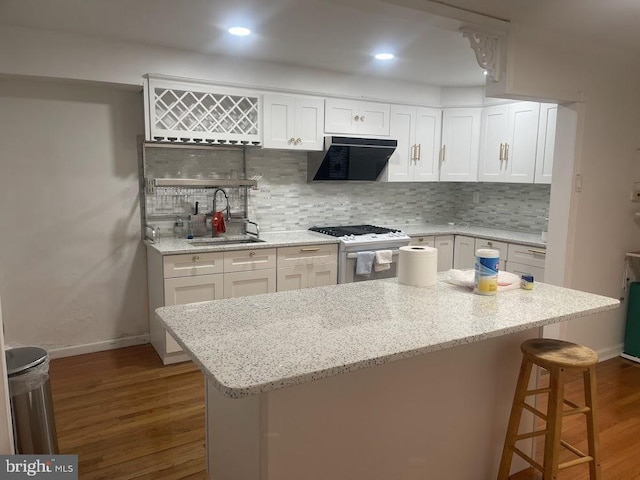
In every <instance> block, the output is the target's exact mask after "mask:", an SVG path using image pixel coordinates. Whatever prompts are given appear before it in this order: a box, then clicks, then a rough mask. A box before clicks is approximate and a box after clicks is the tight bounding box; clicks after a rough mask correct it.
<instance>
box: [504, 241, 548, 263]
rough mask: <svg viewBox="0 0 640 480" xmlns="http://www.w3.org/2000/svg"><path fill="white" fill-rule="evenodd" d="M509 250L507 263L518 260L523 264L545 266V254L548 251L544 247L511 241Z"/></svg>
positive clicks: (517, 261)
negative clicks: (516, 243)
mask: <svg viewBox="0 0 640 480" xmlns="http://www.w3.org/2000/svg"><path fill="white" fill-rule="evenodd" d="M508 250H509V253H508V256H507V263H510V262H516V263H521V264H523V265H531V266H532V267H540V268H544V261H545V258H546V257H545V255H546V253H547V252H546V250H545V249H544V248H538V247H528V246H526V245H514V244H511V243H510V244H509V249H508ZM507 267H508V265H507Z"/></svg>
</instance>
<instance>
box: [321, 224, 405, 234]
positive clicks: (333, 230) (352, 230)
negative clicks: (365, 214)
mask: <svg viewBox="0 0 640 480" xmlns="http://www.w3.org/2000/svg"><path fill="white" fill-rule="evenodd" d="M309 230H311V231H312V232H318V233H324V234H325V235H331V236H332V237H344V236H345V235H367V234H372V233H375V234H382V233H393V232H399V231H400V230H396V229H393V228H385V227H376V226H374V225H346V226H337V227H311V228H310V229H309Z"/></svg>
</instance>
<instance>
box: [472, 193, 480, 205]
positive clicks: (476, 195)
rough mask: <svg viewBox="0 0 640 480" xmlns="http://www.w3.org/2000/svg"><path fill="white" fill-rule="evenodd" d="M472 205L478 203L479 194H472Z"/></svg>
mask: <svg viewBox="0 0 640 480" xmlns="http://www.w3.org/2000/svg"><path fill="white" fill-rule="evenodd" d="M473 203H480V192H473Z"/></svg>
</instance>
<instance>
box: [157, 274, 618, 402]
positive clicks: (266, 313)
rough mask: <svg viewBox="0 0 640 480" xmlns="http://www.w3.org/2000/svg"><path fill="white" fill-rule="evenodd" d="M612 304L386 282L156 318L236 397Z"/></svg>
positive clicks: (552, 289) (569, 295)
mask: <svg viewBox="0 0 640 480" xmlns="http://www.w3.org/2000/svg"><path fill="white" fill-rule="evenodd" d="M618 306H619V301H618V300H615V299H612V298H607V297H602V296H599V295H593V294H589V293H584V292H579V291H576V290H569V289H566V288H562V287H556V286H552V285H547V284H543V283H536V285H535V288H534V289H533V290H531V291H527V290H520V289H517V290H510V291H504V292H500V293H498V295H496V296H493V297H486V296H480V295H475V294H473V293H472V292H470V291H469V290H467V289H464V288H460V287H455V286H453V285H449V284H447V283H443V282H438V284H437V285H436V286H434V287H429V288H417V287H409V286H406V285H400V284H399V283H398V282H397V280H396V279H386V280H375V281H368V282H356V283H348V284H341V285H334V286H329V287H319V288H307V289H303V290H294V291H287V292H278V293H271V294H265V295H256V296H251V297H242V298H232V299H226V300H216V301H213V302H203V303H196V304H187V305H179V306H173V307H162V308H159V309H158V310H156V316H157V317H158V318H159V319H160V321H161V322H162V323H163V324H164V325H165V326H166V327H167V328H168V330H169V331H170V332H171V334H172V335H173V336H174V338H175V339H176V340H177V341H178V343H179V344H180V345H181V346H182V347H183V348H184V349H185V351H186V352H187V353H188V355H189V356H190V357H191V358H192V359H193V360H194V361H195V362H196V364H198V366H199V367H200V369H201V370H202V371H203V372H204V373H205V374H206V375H208V377H209V379H210V380H212V382H213V384H214V385H215V386H216V387H217V388H218V389H219V390H220V392H222V393H223V394H224V395H226V396H228V397H232V398H239V397H244V396H248V395H255V394H259V393H262V392H268V391H270V390H275V389H278V388H282V387H287V386H290V385H296V384H300V383H305V382H311V381H314V380H319V379H322V378H325V377H328V376H332V375H338V374H341V373H346V372H350V371H354V370H358V369H361V368H366V367H370V366H373V365H378V364H383V363H386V362H389V361H393V360H398V359H402V358H407V357H411V356H414V355H419V354H424V353H427V352H432V351H436V350H442V349H445V348H451V347H455V346H457V345H462V344H466V343H472V342H478V341H481V340H485V339H488V338H492V337H497V336H501V335H507V334H510V333H515V332H518V331H524V330H529V329H532V328H535V327H540V326H543V325H549V324H552V323H557V322H561V321H565V320H570V319H574V318H578V317H582V316H584V315H589V314H592V313H596V312H602V311H605V310H612V309H614V308H617V307H618Z"/></svg>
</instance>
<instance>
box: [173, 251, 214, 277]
mask: <svg viewBox="0 0 640 480" xmlns="http://www.w3.org/2000/svg"><path fill="white" fill-rule="evenodd" d="M222 259H223V255H222V252H208V253H188V254H183V255H165V256H164V257H162V263H163V271H164V278H172V277H190V276H193V275H204V274H211V273H222V271H223V267H222Z"/></svg>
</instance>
